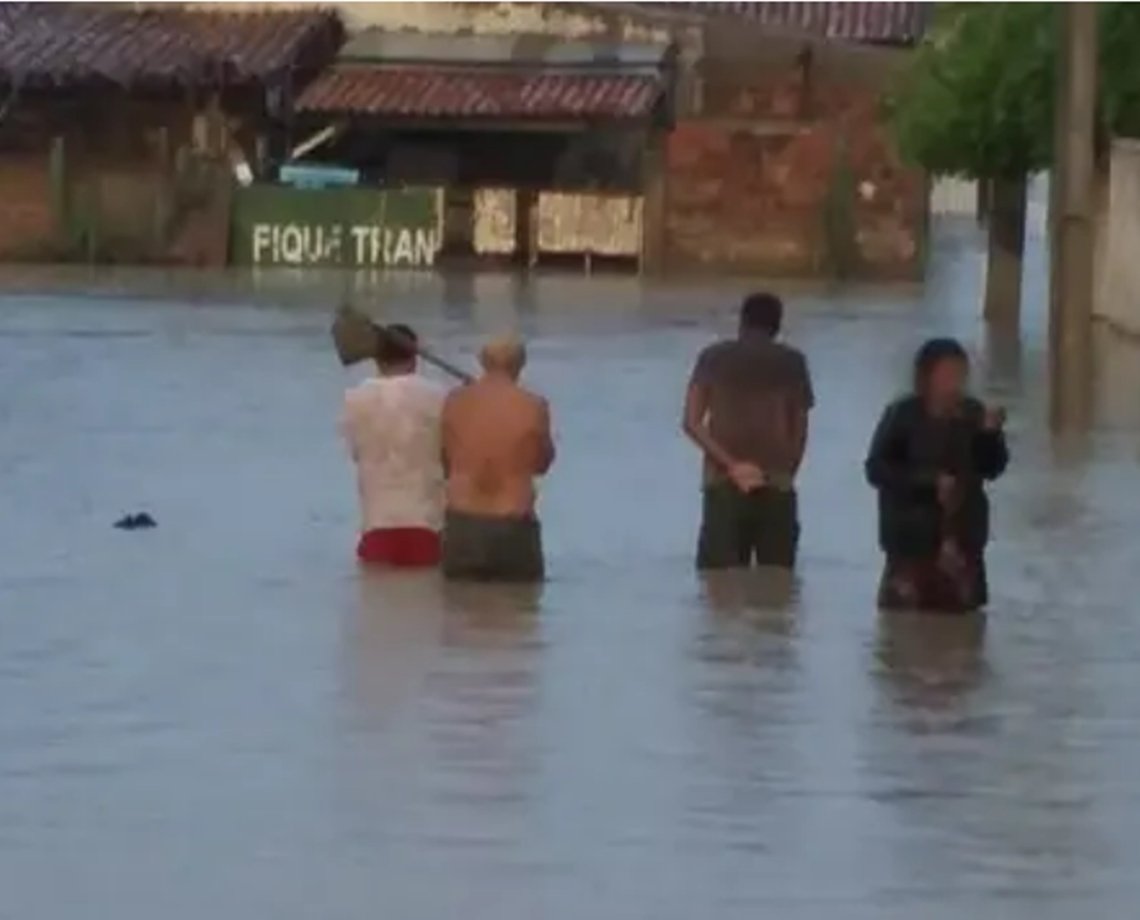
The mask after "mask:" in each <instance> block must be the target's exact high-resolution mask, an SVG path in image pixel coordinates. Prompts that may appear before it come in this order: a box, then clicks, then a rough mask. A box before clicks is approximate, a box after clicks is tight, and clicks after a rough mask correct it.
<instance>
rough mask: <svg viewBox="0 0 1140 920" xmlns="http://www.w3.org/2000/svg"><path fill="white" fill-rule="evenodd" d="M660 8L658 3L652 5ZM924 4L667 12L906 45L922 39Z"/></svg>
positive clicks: (726, 6) (693, 6) (685, 5)
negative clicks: (729, 17)
mask: <svg viewBox="0 0 1140 920" xmlns="http://www.w3.org/2000/svg"><path fill="white" fill-rule="evenodd" d="M653 5H654V6H664V4H657V3H655V4H653ZM931 6H932V4H928V3H890V2H886V3H882V2H879V3H863V2H845V0H839V2H823V3H788V2H783V3H781V2H759V3H731V2H727V3H721V2H709V3H698V2H681V3H670V4H668V7H669V8H670V9H672V10H684V11H685V12H690V13H701V14H706V15H724V16H737V17H740V18H743V19H747V20H749V21H751V22H755V23H758V24H760V25H765V26H771V27H773V28H780V29H795V30H797V31H803V32H808V33H810V34H813V35H819V36H822V37H824V38H831V39H838V40H842V41H855V42H874V43H882V44H901V45H909V44H913V43H914V42H916V41H918V40H919V39H920V38H922V35H923V32H924V31H925V29H926V24H927V19H928V16H929V13H930V7H931Z"/></svg>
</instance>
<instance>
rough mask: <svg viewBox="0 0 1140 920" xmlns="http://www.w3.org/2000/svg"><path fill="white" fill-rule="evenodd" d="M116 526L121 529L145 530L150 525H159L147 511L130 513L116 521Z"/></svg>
mask: <svg viewBox="0 0 1140 920" xmlns="http://www.w3.org/2000/svg"><path fill="white" fill-rule="evenodd" d="M115 526H116V527H117V528H118V529H119V530H145V529H146V528H148V527H157V526H158V524H157V523H156V522H155V520H154V518H152V517H151V516H150V515H149V514H147V513H146V512H145V511H143V512H141V513H140V514H128V515H127V516H126V517H124V518H120V519H119V520H117V521H115Z"/></svg>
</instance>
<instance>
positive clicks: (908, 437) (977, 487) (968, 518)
mask: <svg viewBox="0 0 1140 920" xmlns="http://www.w3.org/2000/svg"><path fill="white" fill-rule="evenodd" d="M984 416H985V409H984V407H983V406H982V404H981V403H980V402H978V401H977V400H975V399H967V400H966V401H965V402H964V403H963V406H962V411H961V412H960V413H959V414H958V415H957V416H956V417H953V418H948V419H938V418H934V417H931V416H930V415H929V414H928V413H927V412H926V409H925V407H924V405H923V403H922V400H921V399H919V398H918V397H917V396H908V397H905V398H903V399H900V400H898V401H897V402H895V403H892V404H891V405H890V406H888V407H887V409H886V411H885V412H884V413H883V417H882V419H881V420H880V421H879V425H878V427H877V428H876V429H875V435H874V437H873V438H872V440H871V449H870V451H869V453H868V456H867V463H866V472H867V480H868V481H869V482H870V483H871V485H872V486H874V487H875V488H876V489H878V491H879V545H880V546H881V547H882V549H883V551H884V552H886V553H887V554H889V555H892V556H898V557H903V558H922V557H926V556H930V555H934V554H936V553H937V552H938V549H939V546H940V545H941V543H942V540H943V538H944V537H946V536H953V537H954V538H955V539H956V540H957V541H958V543H959V545H960V546H961V547H962V549H964V550H966V551H971V552H977V553H980V552H981V551H982V550H983V549H984V548H985V546H986V543H987V542H988V540H989V535H990V534H989V531H990V509H989V501H988V500H987V498H986V493H985V489H984V483H985V482H986V481H987V480H993V479H997V477H998V476H1000V475H1001V474H1002V473H1003V472H1005V468H1006V466H1007V465H1008V463H1009V449H1008V448H1007V446H1006V442H1005V436H1004V435H1003V434H1002V433H1001V432H1000V431H986V430H985V428H984V427H983V422H984ZM940 474H949V475H951V476H953V477H954V478H955V479H956V481H957V483H958V485H959V493H958V496H957V499H958V500H957V503H956V509H955V510H954V511H953V512H952V513H950V514H947V513H946V512H944V511H943V509H942V506H941V505H940V503H939V501H938V491H937V481H938V477H939V475H940Z"/></svg>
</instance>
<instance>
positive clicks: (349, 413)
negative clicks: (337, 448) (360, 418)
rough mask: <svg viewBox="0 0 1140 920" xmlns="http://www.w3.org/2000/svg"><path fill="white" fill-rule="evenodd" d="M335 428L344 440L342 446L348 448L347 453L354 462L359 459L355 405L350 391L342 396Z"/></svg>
mask: <svg viewBox="0 0 1140 920" xmlns="http://www.w3.org/2000/svg"><path fill="white" fill-rule="evenodd" d="M337 428H338V429H339V430H340V436H341V438H342V439H343V440H344V446H345V447H346V448H348V455H349V456H350V457H351V458H352V460H353V462H354V463H355V462H357V461H358V460H359V459H360V451H359V449H358V447H357V443H356V405H355V402H354V401H353V399H352V394H351V393H349V394H348V395H346V396H345V398H344V404H343V406H342V407H341V410H340V420H339V421H338V423H337Z"/></svg>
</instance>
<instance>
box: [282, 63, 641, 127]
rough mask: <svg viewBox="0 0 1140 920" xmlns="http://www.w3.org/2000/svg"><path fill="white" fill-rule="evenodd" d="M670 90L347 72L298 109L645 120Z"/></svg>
mask: <svg viewBox="0 0 1140 920" xmlns="http://www.w3.org/2000/svg"><path fill="white" fill-rule="evenodd" d="M662 91H663V90H662V85H661V81H660V79H659V78H658V77H656V76H651V75H646V74H636V75H630V74H581V73H565V72H550V71H537V72H536V71H521V72H509V71H508V72H503V71H491V70H480V69H478V68H471V69H467V70H451V69H428V68H398V67H397V68H369V67H344V68H341V69H338V70H333V71H329V72H327V73H325V74H324V75H322V76H321V77H318V78H317V80H316V81H314V82H313V84H312V85H310V86H309V88H308V89H307V90H305V92H304V93H303V94H302V95H301V98H300V99H299V100H298V103H297V108H298V110H299V111H301V112H311V113H322V114H335V113H341V114H343V113H356V114H369V115H377V116H385V117H396V118H399V117H404V118H407V117H429V118H443V117H448V118H522V119H526V118H533V119H565V118H615V119H617V118H644V117H646V116H648V115H649V114H650V113H651V112H652V111H653V108H654V106H655V105H656V103H657V101H658V99H659V98H660V96H661V93H662Z"/></svg>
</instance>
